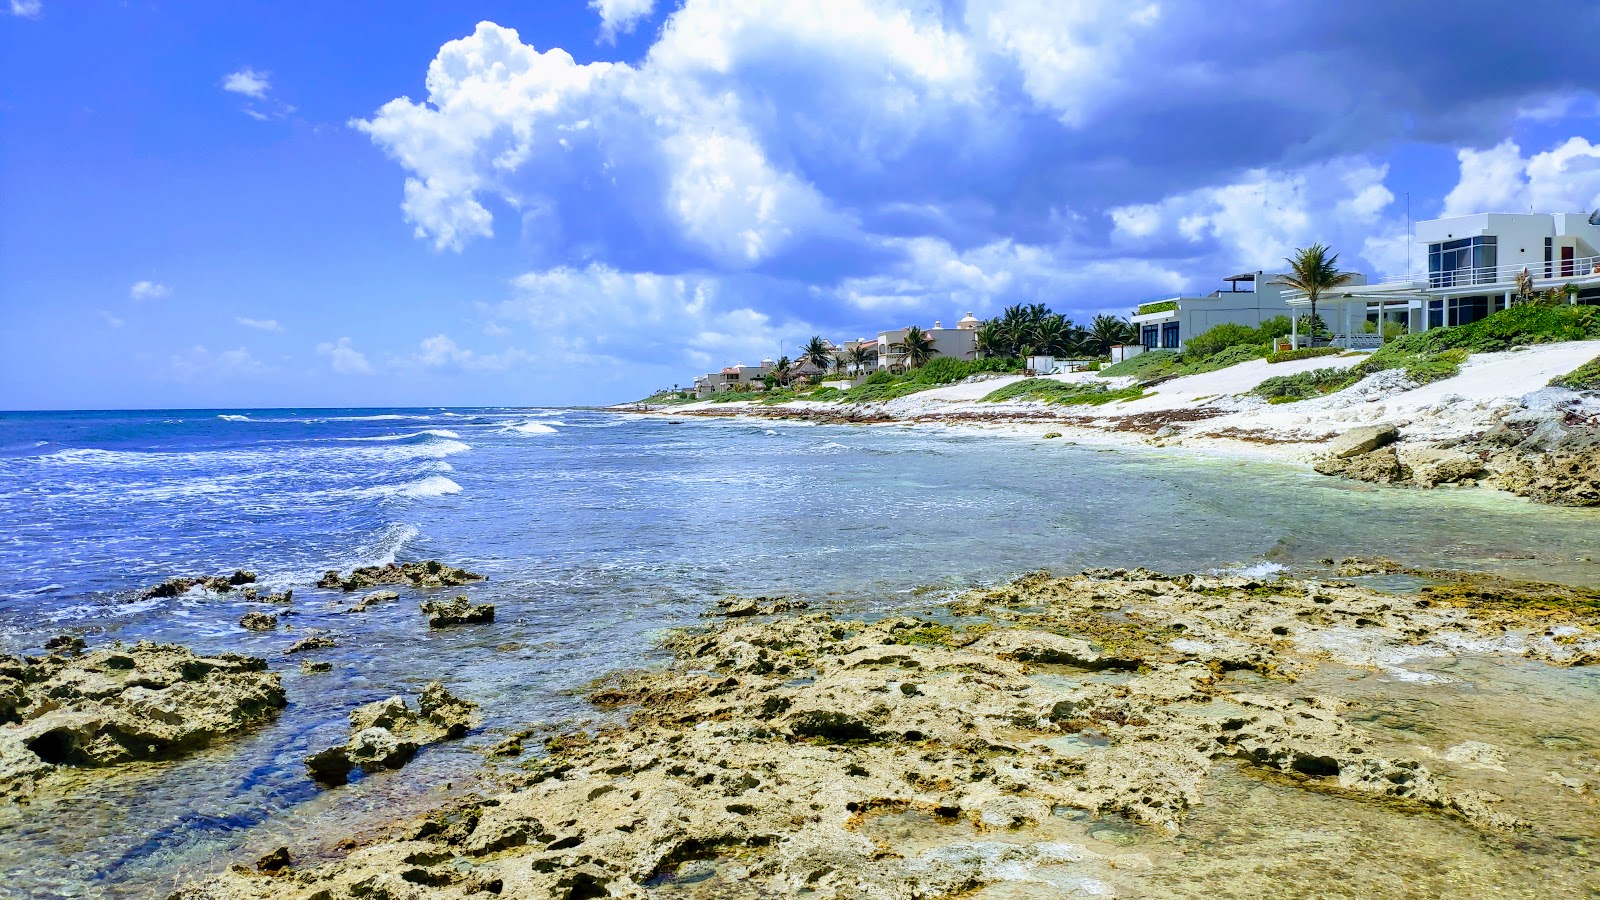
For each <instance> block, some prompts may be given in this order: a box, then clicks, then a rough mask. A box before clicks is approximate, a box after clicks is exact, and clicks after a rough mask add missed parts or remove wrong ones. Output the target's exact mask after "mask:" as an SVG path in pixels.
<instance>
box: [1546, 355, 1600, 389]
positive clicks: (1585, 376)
mask: <svg viewBox="0 0 1600 900" xmlns="http://www.w3.org/2000/svg"><path fill="white" fill-rule="evenodd" d="M1550 384H1551V386H1552V387H1564V388H1571V389H1572V390H1574V391H1600V356H1597V357H1595V358H1594V359H1591V360H1589V361H1588V362H1586V363H1584V364H1583V365H1581V366H1579V367H1577V368H1576V369H1573V370H1572V371H1571V372H1568V373H1567V374H1565V375H1563V376H1561V377H1560V378H1556V379H1552V380H1551V382H1550Z"/></svg>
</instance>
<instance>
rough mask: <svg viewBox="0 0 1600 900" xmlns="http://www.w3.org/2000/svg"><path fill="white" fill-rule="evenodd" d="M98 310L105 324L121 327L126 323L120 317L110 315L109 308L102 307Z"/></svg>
mask: <svg viewBox="0 0 1600 900" xmlns="http://www.w3.org/2000/svg"><path fill="white" fill-rule="evenodd" d="M98 312H99V313H100V318H102V319H105V320H106V324H107V325H109V326H110V327H112V328H121V327H122V326H123V325H124V324H126V322H124V321H123V319H122V318H121V317H119V316H115V315H112V313H111V311H110V310H107V309H102V310H98Z"/></svg>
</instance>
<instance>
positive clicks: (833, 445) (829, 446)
mask: <svg viewBox="0 0 1600 900" xmlns="http://www.w3.org/2000/svg"><path fill="white" fill-rule="evenodd" d="M817 449H818V450H849V449H850V448H849V447H846V446H845V445H844V444H841V443H839V442H838V441H828V442H827V443H824V444H818V445H817Z"/></svg>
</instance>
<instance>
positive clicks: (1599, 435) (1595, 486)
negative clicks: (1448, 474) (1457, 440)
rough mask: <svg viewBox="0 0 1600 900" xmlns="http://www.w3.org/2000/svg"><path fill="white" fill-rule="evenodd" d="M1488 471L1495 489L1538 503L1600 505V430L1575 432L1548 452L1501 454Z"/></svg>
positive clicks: (1511, 452) (1516, 451) (1507, 452)
mask: <svg viewBox="0 0 1600 900" xmlns="http://www.w3.org/2000/svg"><path fill="white" fill-rule="evenodd" d="M1488 468H1489V470H1490V472H1491V473H1492V474H1491V476H1490V479H1489V480H1490V483H1491V484H1493V485H1494V486H1495V487H1498V488H1500V489H1502V490H1506V491H1510V492H1511V493H1513V494H1518V495H1520V496H1523V497H1527V498H1528V499H1530V500H1533V501H1535V502H1538V503H1549V504H1554V505H1558V506H1600V429H1595V428H1575V429H1572V430H1571V432H1570V433H1568V434H1567V435H1566V436H1565V437H1564V438H1563V439H1562V440H1561V442H1560V443H1559V444H1557V445H1556V446H1555V447H1554V449H1551V450H1549V451H1547V452H1537V453H1529V452H1525V451H1524V450H1523V448H1522V447H1519V448H1518V449H1516V450H1512V451H1503V452H1500V453H1498V454H1496V455H1494V456H1492V457H1491V458H1490V460H1489V464H1488Z"/></svg>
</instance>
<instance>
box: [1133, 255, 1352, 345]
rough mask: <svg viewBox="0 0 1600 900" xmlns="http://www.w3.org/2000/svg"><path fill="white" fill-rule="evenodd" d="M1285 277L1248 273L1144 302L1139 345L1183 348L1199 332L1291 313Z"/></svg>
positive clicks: (1137, 314) (1137, 315) (1138, 319)
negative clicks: (1197, 291)
mask: <svg viewBox="0 0 1600 900" xmlns="http://www.w3.org/2000/svg"><path fill="white" fill-rule="evenodd" d="M1282 277H1283V276H1282V275H1281V274H1274V273H1268V272H1245V273H1243V274H1240V275H1229V276H1228V277H1227V278H1224V279H1222V280H1223V281H1224V282H1226V283H1227V285H1228V286H1227V287H1226V288H1223V289H1220V290H1216V291H1212V292H1211V293H1210V294H1206V295H1205V296H1199V297H1188V296H1183V295H1178V296H1174V297H1162V298H1159V299H1156V300H1150V301H1147V302H1145V303H1141V304H1139V308H1138V309H1136V310H1134V314H1133V316H1132V320H1133V323H1134V324H1135V325H1137V326H1138V328H1139V345H1140V346H1141V347H1143V348H1144V349H1145V350H1180V349H1182V348H1183V345H1184V343H1185V342H1186V341H1188V340H1189V339H1190V338H1192V337H1194V336H1195V335H1197V334H1200V333H1201V332H1204V331H1208V330H1210V329H1211V328H1214V327H1216V326H1218V325H1222V324H1224V323H1227V322H1232V323H1236V324H1239V325H1248V326H1250V327H1251V328H1257V327H1259V326H1260V325H1261V323H1262V322H1265V321H1266V320H1268V319H1271V318H1273V317H1275V316H1288V315H1289V314H1290V310H1289V306H1288V304H1287V303H1286V302H1285V296H1286V294H1287V293H1288V291H1289V288H1288V286H1287V285H1285V284H1283V282H1282V281H1281V279H1282ZM1357 277H1358V278H1361V276H1357ZM1361 280H1362V281H1365V279H1364V278H1361Z"/></svg>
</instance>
